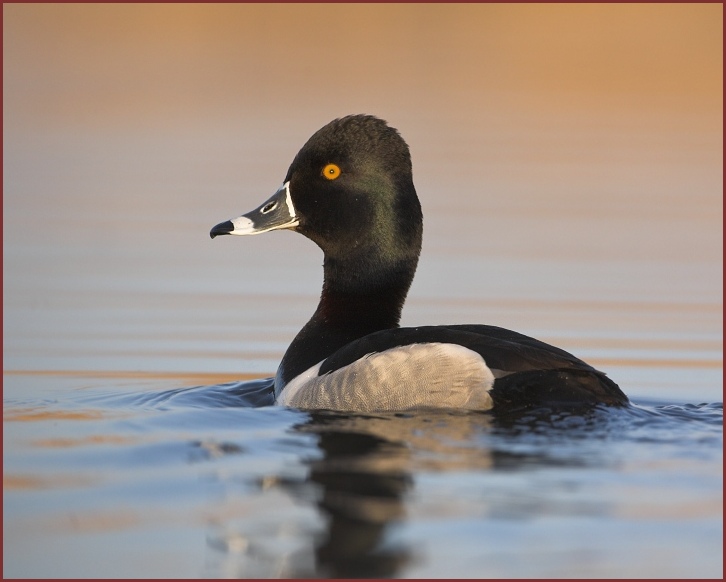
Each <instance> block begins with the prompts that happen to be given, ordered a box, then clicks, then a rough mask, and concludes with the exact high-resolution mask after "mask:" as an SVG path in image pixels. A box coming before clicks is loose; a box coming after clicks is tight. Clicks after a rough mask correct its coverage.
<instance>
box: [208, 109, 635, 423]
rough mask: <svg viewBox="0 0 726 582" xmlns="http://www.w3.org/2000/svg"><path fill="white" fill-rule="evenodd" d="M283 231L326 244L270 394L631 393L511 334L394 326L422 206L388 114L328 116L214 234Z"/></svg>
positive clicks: (533, 399)
mask: <svg viewBox="0 0 726 582" xmlns="http://www.w3.org/2000/svg"><path fill="white" fill-rule="evenodd" d="M283 229H288V230H293V231H295V232H298V233H300V234H302V235H303V236H305V237H307V238H308V239H310V240H311V241H313V242H314V243H315V244H317V245H318V247H320V249H321V250H322V251H323V256H324V258H323V289H322V292H321V295H320V301H319V303H318V306H317V308H316V310H315V312H314V313H313V315H312V317H311V318H310V320H309V321H308V322H307V323H306V324H305V325H304V326H303V328H302V329H301V330H300V332H299V333H298V334H297V335H296V336H295V338H294V339H293V340H292V343H290V345H289V347H288V348H287V351H286V352H285V354H284V356H283V357H282V360H281V362H280V364H279V366H278V368H277V372H276V374H275V377H274V398H275V403H276V404H279V405H283V406H287V407H292V408H298V409H303V410H331V411H341V412H345V411H347V412H402V411H410V410H416V409H431V408H434V409H457V410H478V411H488V410H494V411H513V410H530V409H533V408H548V409H557V410H559V409H566V408H573V407H583V406H584V407H586V408H588V409H589V408H592V407H595V406H597V405H605V406H625V405H627V404H628V398H627V396H626V395H625V394H624V393H623V392H622V390H621V389H620V387H619V386H618V385H617V384H616V383H615V382H614V381H612V380H611V379H610V378H608V377H607V376H606V374H605V373H603V372H601V371H599V370H597V369H595V368H593V367H592V366H590V365H589V364H587V363H585V362H584V361H583V360H581V359H579V358H577V357H575V356H574V355H572V354H570V353H569V352H567V351H565V350H563V349H560V348H558V347H555V346H552V345H549V344H547V343H545V342H543V341H540V340H537V339H535V338H532V337H529V336H527V335H524V334H521V333H518V332H516V331H511V330H508V329H505V328H502V327H497V326H493V325H486V324H454V325H428V326H426V325H424V326H417V327H400V326H399V321H400V318H401V312H402V309H403V305H404V302H405V300H406V296H407V294H408V291H409V288H410V286H411V283H412V281H413V278H414V274H415V272H416V267H417V265H418V260H419V255H420V252H421V242H422V235H423V214H422V210H421V204H420V202H419V198H418V196H417V194H416V189H415V187H414V183H413V171H412V162H411V155H410V152H409V147H408V144H407V143H406V142H405V141H404V139H403V137H402V136H401V134H400V133H399V132H398V130H397V129H395V128H393V127H391V126H390V125H389V124H388V123H387V122H386V121H384V120H383V119H380V118H379V117H376V116H373V115H367V114H355V115H348V116H345V117H340V118H337V119H334V120H333V121H331V122H330V123H328V124H327V125H325V126H323V127H322V128H321V129H319V130H318V131H316V132H315V133H314V134H313V135H312V136H311V137H310V139H308V141H307V142H306V143H305V144H304V145H303V147H302V148H301V149H300V151H299V152H298V153H297V155H296V156H295V157H294V159H293V161H292V163H291V165H290V167H289V169H288V171H287V174H286V175H285V178H284V180H283V181H282V186H280V187H279V188H278V189H277V191H276V192H275V193H274V194H273V195H272V196H271V197H270V198H269V199H268V200H266V201H265V202H263V203H262V204H261V205H260V206H259V207H257V208H256V209H254V210H252V211H251V212H248V213H246V214H243V215H242V216H239V217H237V218H233V219H231V220H226V221H224V222H221V223H219V224H217V225H216V226H214V227H213V228H212V229H211V231H210V233H209V234H210V236H211V238H213V239H214V238H215V237H217V236H221V235H239V236H247V235H256V234H262V233H265V232H270V231H274V230H283Z"/></svg>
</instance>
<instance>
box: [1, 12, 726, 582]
mask: <svg viewBox="0 0 726 582" xmlns="http://www.w3.org/2000/svg"><path fill="white" fill-rule="evenodd" d="M350 113H370V114H375V115H378V116H379V117H382V118H384V119H386V120H387V121H388V122H389V123H390V124H391V125H393V126H394V127H396V128H397V129H399V130H400V132H401V134H402V135H403V137H404V138H405V139H406V141H407V142H408V144H409V146H410V148H411V153H412V156H413V168H414V182H415V184H416V188H417V191H418V194H419V197H420V198H421V202H422V206H423V212H424V243H423V252H422V256H421V261H420V262H419V268H418V272H417V275H416V279H415V280H414V283H413V286H412V288H411V291H410V294H409V300H408V302H407V304H406V307H405V308H404V312H403V320H402V323H403V324H404V325H419V324H440V323H489V324H494V325H500V326H503V327H506V328H510V329H515V330H517V331H520V332H523V333H526V334H529V335H533V336H535V337H537V338H540V339H542V340H545V341H548V342H551V343H554V344H555V345H557V346H560V347H562V348H564V349H567V350H569V351H571V352H573V353H574V354H575V355H577V356H579V357H581V358H583V359H585V360H586V361H588V362H589V363H591V364H593V365H595V366H597V367H599V368H600V369H602V370H604V371H605V372H607V373H608V375H609V376H610V377H611V378H613V379H614V380H615V381H616V382H617V383H618V384H619V385H620V386H621V387H622V388H623V390H624V392H625V393H626V394H628V396H629V397H630V398H631V400H632V401H633V402H634V404H635V405H634V406H633V407H632V408H629V409H625V410H617V411H607V413H605V412H603V414H602V415H600V416H593V417H587V418H584V417H576V416H570V417H568V416H567V415H566V414H560V415H557V414H555V415H553V416H552V418H551V419H547V418H545V419H538V418H537V417H534V418H528V419H522V422H521V423H519V424H516V423H515V424H513V425H511V426H509V425H507V423H506V422H503V423H498V422H496V418H495V417H492V416H490V415H486V414H470V415H462V414H456V413H453V412H452V413H446V412H441V413H436V414H434V413H429V412H427V411H424V412H422V413H420V414H411V415H391V416H388V417H385V416H382V417H381V418H376V419H371V418H361V417H357V416H356V415H339V416H337V417H335V416H331V415H325V414H321V415H310V414H307V413H303V412H301V411H296V410H290V409H284V408H281V407H267V408H255V409H251V408H243V407H239V406H237V405H238V404H239V402H238V400H237V399H236V398H235V397H234V393H230V392H229V391H228V389H227V388H219V387H214V386H210V385H214V384H217V383H220V382H226V381H233V380H235V381H238V380H248V379H252V378H259V377H265V376H269V375H272V374H273V373H274V372H275V369H276V368H277V364H278V362H279V361H280V358H281V357H282V354H283V353H284V351H285V349H286V348H287V346H288V344H289V343H290V341H291V340H292V338H293V337H294V336H295V334H296V333H297V332H298V330H299V329H300V328H301V327H302V325H303V324H304V323H305V322H306V321H307V319H308V318H309V317H310V315H311V314H312V312H313V310H314V308H315V305H316V303H317V300H318V297H319V293H320V288H321V283H322V269H321V264H322V253H321V252H320V250H319V249H318V248H317V247H316V246H315V245H314V244H313V243H312V242H310V241H307V240H305V239H303V238H302V237H300V236H299V235H297V234H296V233H293V232H275V233H271V234H269V235H264V236H258V237H244V238H241V237H221V238H218V239H215V240H214V241H212V240H210V238H209V230H210V228H211V227H212V226H214V225H215V224H217V223H219V222H221V221H223V220H227V219H229V218H232V217H235V216H238V215H239V214H241V213H243V212H246V211H249V210H251V209H253V208H255V207H257V206H258V204H260V203H261V202H262V201H263V200H265V199H267V198H268V197H269V196H270V195H271V194H272V193H273V192H274V191H275V189H276V188H277V187H278V186H279V185H280V184H281V182H282V180H283V178H284V176H285V173H286V171H287V168H288V166H289V164H290V163H291V161H292V159H293V157H294V155H295V154H296V153H297V151H298V150H299V148H300V147H301V146H302V145H303V144H304V143H305V141H306V140H307V139H308V138H309V137H310V135H311V134H312V133H313V132H315V131H316V130H317V129H318V128H320V127H321V126H323V125H324V124H326V123H327V122H329V121H330V120H332V119H334V118H336V117H339V116H343V115H347V114H350ZM722 216H723V6H722V4H719V3H714V4H670V3H669V4H666V3H661V4H658V3H655V4H628V3H625V4H623V3H621V4H503V3H502V4H50V3H45V4H12V3H11V4H8V3H5V4H3V275H4V276H3V332H4V333H3V360H4V362H3V364H4V377H3V379H4V382H3V397H4V401H3V413H4V414H3V419H4V422H3V525H4V532H5V533H6V534H7V535H5V536H3V556H4V558H5V560H4V564H3V568H4V570H3V573H4V575H5V576H6V577H28V576H30V577H64V576H65V577H71V578H78V577H94V578H98V577H122V578H124V577H139V576H141V577H149V576H160V577H172V578H179V577H189V576H201V577H235V576H237V577H243V578H265V577H291V578H292V577H302V578H311V577H321V576H323V577H324V576H336V575H337V576H338V577H347V576H362V577H413V578H417V577H422V578H425V577H432V576H440V577H447V578H448V577H454V578H457V577H458V578H467V577H474V578H479V577H482V576H486V577H492V578H509V577H515V578H516V577H521V578H531V577H552V578H568V577H573V576H574V577H583V578H607V577H615V578H633V577H655V578H659V577H677V578H678V577H682V578H691V577H719V575H720V574H722V573H723V551H722V542H723V444H722V443H723V436H722V435H723V426H722V420H723V416H722V404H721V403H722V401H723V393H722V391H723V374H722V359H723V358H722V353H723V351H722V350H723V347H722V346H723V344H722V333H723V332H722V321H723V313H722V311H723V310H722V295H723V283H722V280H723V251H722V249H723V222H722V220H723V219H722ZM200 385H201V387H200V388H198V389H191V388H190V389H189V390H182V388H185V387H187V388H189V387H194V386H200ZM505 420H506V419H505ZM528 423H529V424H528Z"/></svg>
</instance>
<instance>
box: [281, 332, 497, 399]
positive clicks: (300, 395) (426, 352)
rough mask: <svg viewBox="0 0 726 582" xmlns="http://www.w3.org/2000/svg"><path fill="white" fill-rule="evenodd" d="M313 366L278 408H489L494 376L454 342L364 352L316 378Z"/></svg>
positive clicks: (288, 388)
mask: <svg viewBox="0 0 726 582" xmlns="http://www.w3.org/2000/svg"><path fill="white" fill-rule="evenodd" d="M321 365H322V362H321V363H320V364H317V365H315V366H313V367H312V368H310V369H309V370H307V371H306V372H304V373H303V374H300V375H299V376H298V377H296V378H294V379H293V380H292V381H291V382H290V383H289V384H288V385H287V386H285V388H284V390H283V391H282V393H281V394H280V396H278V398H277V402H278V404H282V405H285V406H292V407H295V408H303V409H327V410H341V411H343V410H346V411H359V412H373V411H386V410H389V411H390V410H411V409H415V408H456V409H467V410H489V409H490V408H492V406H493V403H492V399H491V396H490V395H489V390H491V388H492V385H493V384H494V375H493V373H492V371H491V370H490V369H489V367H488V366H487V365H486V363H485V362H484V359H483V358H482V357H481V356H480V355H479V354H477V353H476V352H474V351H472V350H470V349H468V348H465V347H463V346H460V345H458V344H447V343H427V344H411V345H407V346H401V347H397V348H392V349H390V350H386V351H384V352H377V353H372V354H368V355H367V356H365V357H364V358H361V359H360V360H357V361H355V362H353V363H352V364H349V365H348V366H345V367H343V368H341V369H339V370H336V371H335V372H331V373H329V374H324V375H323V376H319V375H318V373H319V370H320V366H321Z"/></svg>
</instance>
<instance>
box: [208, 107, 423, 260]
mask: <svg viewBox="0 0 726 582" xmlns="http://www.w3.org/2000/svg"><path fill="white" fill-rule="evenodd" d="M278 229H291V230H295V231H297V232H299V233H301V234H303V235H305V236H306V237H308V238H309V239H311V240H312V241H314V242H315V243H316V244H317V245H318V246H319V247H320V248H321V249H322V250H323V252H324V253H325V262H326V267H327V266H332V265H337V266H338V267H340V266H342V265H343V264H350V262H351V261H353V263H352V264H357V265H362V264H363V263H371V262H372V263H377V264H378V265H379V267H380V266H383V265H389V266H391V267H393V266H394V264H397V265H398V268H400V266H401V263H402V262H407V263H408V264H409V265H411V263H412V266H413V268H414V269H415V266H416V263H417V261H418V255H419V252H420V248H421V234H422V216H421V206H420V204H419V201H418V197H417V196H416V190H415V188H414V186H413V178H412V173H411V156H410V154H409V151H408V146H407V145H406V142H405V141H404V140H403V138H402V137H401V136H400V135H399V133H398V132H397V131H396V130H395V129H394V128H392V127H390V126H388V125H387V124H386V122H385V121H383V120H381V119H378V118H376V117H373V116H370V115H349V116H347V117H343V118H341V119H336V120H334V121H331V122H330V123H328V124H327V125H326V126H324V127H323V128H321V129H319V130H318V131H317V132H315V134H313V136H312V137H311V138H310V139H309V140H308V141H307V143H306V144H305V145H304V146H303V147H302V149H301V150H300V151H299V152H298V154H297V155H296V156H295V159H294V160H293V162H292V164H291V165H290V169H289V170H288V171H287V175H286V176H285V179H284V181H283V185H282V186H281V187H280V189H279V190H278V191H277V192H275V194H273V195H272V197H271V198H270V199H269V200H267V201H266V202H264V203H263V204H261V205H260V206H259V207H258V208H256V209H255V210H253V211H251V212H248V213H247V214H244V215H242V216H240V217H238V218H235V219H232V220H228V221H226V222H222V223H221V224H218V225H217V226H215V227H214V228H213V229H212V230H211V232H210V236H211V237H212V238H214V237H215V236H217V235H221V234H235V235H249V234H260V233H263V232H267V231H270V230H278Z"/></svg>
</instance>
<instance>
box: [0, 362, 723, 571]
mask: <svg viewBox="0 0 726 582" xmlns="http://www.w3.org/2000/svg"><path fill="white" fill-rule="evenodd" d="M66 383H67V388H66V390H65V391H64V390H61V391H60V392H59V391H58V390H57V387H58V379H57V378H50V379H49V378H47V377H43V376H31V375H26V376H6V385H8V384H9V385H11V386H12V387H13V388H11V390H10V391H9V392H10V394H9V396H11V397H10V398H8V397H7V396H6V401H5V426H4V442H5V459H4V461H5V470H6V475H7V474H8V472H10V473H12V474H13V475H23V474H27V475H32V479H29V480H28V482H25V483H23V482H17V483H15V485H16V486H12V485H13V482H11V483H10V485H11V487H8V483H7V482H6V490H5V495H4V525H5V531H6V532H11V535H7V534H6V536H5V538H4V544H5V545H4V550H5V565H4V569H5V575H6V576H9V577H13V576H37V577H44V576H52V577H63V576H73V577H82V576H90V575H93V576H99V577H105V576H121V577H135V576H141V575H145V576H157V575H158V576H171V577H188V576H199V577H220V576H221V577H270V576H273V577H280V576H282V577H320V576H324V577H325V576H333V577H361V576H364V577H379V576H382V577H419V576H441V577H572V576H575V577H579V576H582V577H592V576H597V577H608V576H613V577H624V576H633V577H638V576H640V575H642V576H647V577H653V576H655V577H670V576H675V577H691V576H693V577H710V576H718V575H719V572H720V570H721V568H722V549H721V548H722V543H721V540H722V533H723V530H722V519H721V503H722V496H721V483H722V447H723V433H722V421H723V407H722V404H721V403H699V402H693V403H673V402H667V401H658V400H653V399H636V400H635V401H634V402H633V404H632V405H631V406H629V407H627V408H623V409H610V408H605V407H603V408H599V409H595V410H592V411H591V412H587V413H580V414H573V413H558V412H553V411H547V410H540V411H535V412H529V413H524V414H519V415H516V416H505V417H500V416H497V415H493V414H491V413H474V412H459V411H419V412H411V413H396V414H393V413H386V414H366V415H362V414H347V413H346V414H341V413H331V412H315V413H311V412H301V411H297V410H291V409H284V408H280V407H276V406H270V405H266V404H265V403H264V401H265V398H266V396H264V395H265V394H267V393H268V392H267V391H268V390H269V384H270V381H269V379H268V380H259V381H249V382H241V383H227V384H223V385H216V386H200V387H193V388H172V389H166V390H148V388H144V387H143V385H139V382H138V381H135V382H129V381H128V380H126V381H118V380H116V381H110V380H108V379H104V380H97V379H96V380H94V379H86V380H85V381H79V379H77V378H66ZM44 385H46V386H50V385H53V386H55V392H54V397H53V398H44V399H42V400H34V399H33V398H22V397H16V398H12V395H14V394H22V393H25V394H28V393H29V392H30V387H31V386H32V389H33V391H34V392H36V393H38V392H43V386H44ZM261 395H263V396H262V397H261ZM260 404H262V406H259V405H260ZM255 406H257V407H255ZM38 546H42V547H43V558H42V559H38V554H37V551H36V548H37V547H38Z"/></svg>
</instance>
